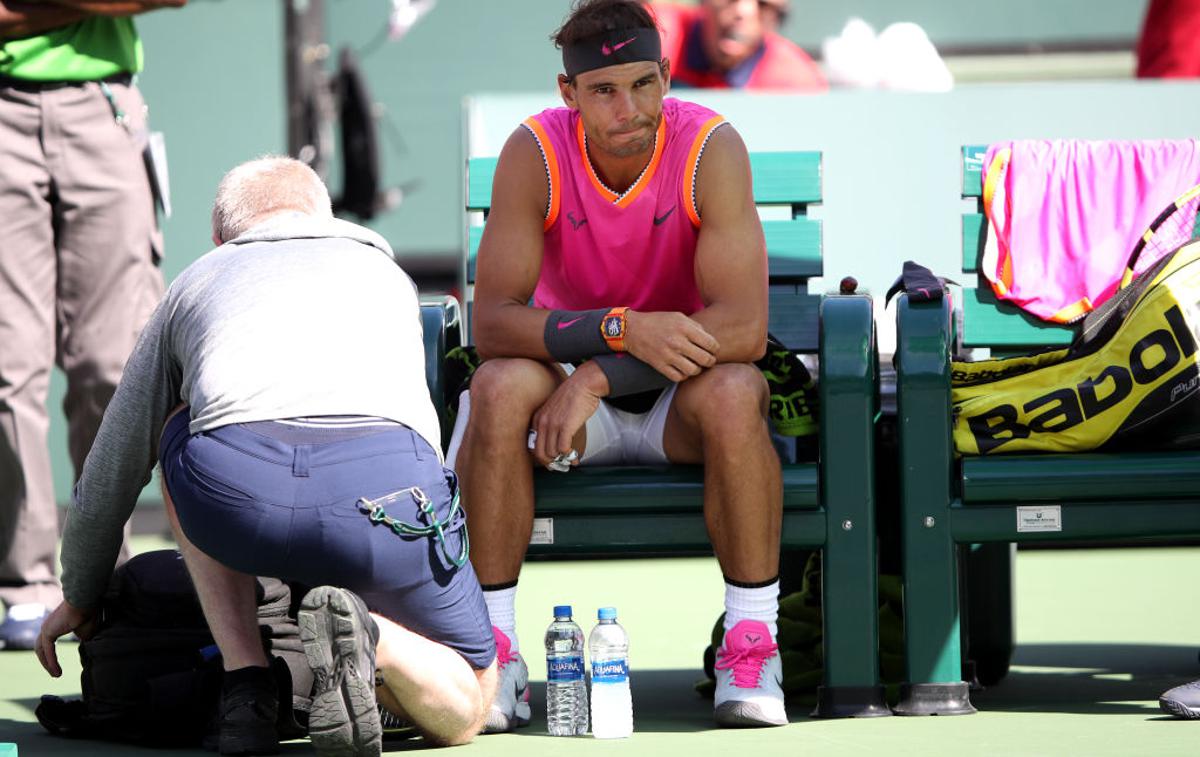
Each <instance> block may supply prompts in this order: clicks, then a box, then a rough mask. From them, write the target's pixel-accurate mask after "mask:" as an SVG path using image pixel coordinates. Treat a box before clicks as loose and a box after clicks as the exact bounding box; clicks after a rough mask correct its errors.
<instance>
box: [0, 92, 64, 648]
mask: <svg viewBox="0 0 1200 757" xmlns="http://www.w3.org/2000/svg"><path fill="white" fill-rule="evenodd" d="M41 97H42V96H41V94H40V93H36V92H23V91H19V90H16V89H14V88H11V87H0V224H2V225H3V229H4V231H3V233H2V234H0V303H3V304H0V601H2V602H3V603H4V604H5V605H6V606H7V607H9V608H12V607H13V606H14V605H28V606H33V605H38V604H40V605H44V606H47V607H54V606H56V605H57V604H58V603H59V602H60V601H62V590H61V588H60V587H59V584H58V579H57V577H56V568H55V547H56V546H57V542H58V512H57V508H56V507H55V498H54V484H53V479H52V477H51V474H50V455H49V450H48V449H47V446H46V434H47V429H48V427H49V418H48V415H47V413H46V395H47V393H48V391H49V386H50V369H51V367H52V366H53V363H54V291H55V285H56V270H55V268H56V266H55V257H54V228H53V223H52V208H51V204H50V198H51V194H52V188H51V184H50V177H49V175H48V172H47V170H46V167H45V164H44V160H43V154H42V147H41V144H40V141H39V140H40V131H41ZM9 620H10V621H15V620H17V618H16V616H15V614H14V616H10V618H9ZM40 622H41V621H40V618H39V619H37V620H36V622H29V623H24V624H23V625H25V626H28V628H25V629H23V630H22V629H16V628H15V626H13V625H10V624H7V623H6V626H7V628H5V631H4V635H5V636H10V635H11V636H12V637H13V638H9V639H8V642H9V646H10V647H11V646H20V644H19V643H17V644H14V643H13V642H14V641H18V642H19V639H16V638H15V637H17V636H20V637H22V638H23V637H24V636H26V635H28V636H30V637H31V639H30V644H29V646H28V647H27V648H32V644H33V638H36V636H37V631H38V628H37V627H36V626H38V625H40ZM18 631H20V632H19V633H18ZM24 631H28V633H27V634H26V633H24Z"/></svg>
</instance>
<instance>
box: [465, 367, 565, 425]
mask: <svg viewBox="0 0 1200 757" xmlns="http://www.w3.org/2000/svg"><path fill="white" fill-rule="evenodd" d="M546 375H547V371H546V368H545V367H544V366H542V365H541V364H540V363H537V362H535V361H533V360H525V359H522V358H507V359H499V360H489V361H487V362H485V363H483V364H482V365H480V366H479V368H477V369H476V370H475V373H474V375H472V376H471V417H472V419H474V418H476V417H479V418H480V419H481V420H482V419H483V418H485V417H486V418H494V417H503V416H509V415H513V414H516V415H522V414H523V415H524V416H525V419H524V420H528V416H529V415H530V414H532V412H533V410H534V409H535V408H536V407H537V406H538V404H540V403H541V402H542V401H544V399H545V395H546V392H545V390H544V389H543V385H544V384H546V382H547V380H546Z"/></svg>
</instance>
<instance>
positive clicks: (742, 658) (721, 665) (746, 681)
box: [715, 641, 779, 689]
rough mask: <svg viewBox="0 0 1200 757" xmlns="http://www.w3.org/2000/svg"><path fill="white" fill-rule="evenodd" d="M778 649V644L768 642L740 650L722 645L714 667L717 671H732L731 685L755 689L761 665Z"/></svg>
mask: <svg viewBox="0 0 1200 757" xmlns="http://www.w3.org/2000/svg"><path fill="white" fill-rule="evenodd" d="M778 649H779V645H778V644H772V643H771V642H769V641H766V642H760V643H758V644H755V645H754V646H747V647H743V648H741V649H730V648H729V647H728V645H724V646H722V647H721V649H719V650H718V651H717V663H716V665H715V667H716V669H717V670H729V669H732V670H733V685H734V686H737V687H738V688H739V689H756V688H758V679H759V677H760V676H761V675H762V669H763V665H765V664H766V662H767V660H768V659H769V658H770V657H771V656H772V655H774V654H775V652H776V650H778Z"/></svg>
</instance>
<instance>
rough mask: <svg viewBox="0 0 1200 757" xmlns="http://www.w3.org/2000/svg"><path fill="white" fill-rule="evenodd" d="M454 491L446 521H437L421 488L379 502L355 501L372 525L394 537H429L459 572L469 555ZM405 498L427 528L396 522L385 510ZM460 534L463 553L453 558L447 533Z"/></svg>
mask: <svg viewBox="0 0 1200 757" xmlns="http://www.w3.org/2000/svg"><path fill="white" fill-rule="evenodd" d="M453 488H454V496H453V497H452V498H451V500H450V512H448V513H446V519H445V520H438V517H437V513H436V512H435V511H434V509H433V500H431V499H430V498H429V497H428V496H427V495H426V494H425V492H423V491H421V489H420V487H417V486H410V487H409V488H407V489H401V490H400V491H396V492H392V493H391V494H385V495H384V496H382V497H380V498H378V499H373V500H372V499H367V498H366V497H359V498H358V508H359V510H361V511H362V512H363V513H365V514H366V516H367V518H368V519H369V520H370V521H371V522H372V523H381V524H383V525H385V526H387V527H388V528H390V529H392V531H394V532H395V533H396V535H397V536H432V537H433V538H434V540H435V541H436V542H437V543H438V547H439V548H440V549H441V550H442V554H443V555H445V557H446V559H447V560H448V561H450V563H451V564H452V565H453V566H454V567H455V568H461V567H462V566H464V565H466V564H467V555H468V554H469V553H470V551H471V544H470V540H469V539H468V538H467V528H466V519H465V515H464V513H463V510H462V506H461V505H460V504H459V496H458V488H457V487H453ZM404 494H409V495H410V496H412V499H413V502H415V503H416V505H417V509H418V510H420V512H421V514H423V515H424V516H425V520H427V521H428V522H429V525H427V526H422V525H418V524H415V523H408V522H406V521H402V520H397V519H395V518H393V517H392V516H390V515H388V514H387V511H386V510H385V509H384V508H385V506H387V505H389V504H391V503H393V502H395V501H397V500H398V499H400V497H401V496H402V495H404ZM447 530H449V531H451V532H453V531H459V530H461V531H462V549H461V550H460V551H459V554H458V556H457V557H455V556H454V555H453V554H452V553H451V552H450V550H449V549H448V548H447V546H446V531H447Z"/></svg>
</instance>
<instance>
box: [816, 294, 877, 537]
mask: <svg viewBox="0 0 1200 757" xmlns="http://www.w3.org/2000/svg"><path fill="white" fill-rule="evenodd" d="M820 313H821V315H820V379H819V381H818V382H817V387H818V392H819V396H820V399H819V402H820V412H819V418H820V435H821V456H820V464H821V481H822V482H823V483H822V489H823V494H822V500H823V502H824V504H825V506H826V507H827V508H828V510H827V511H828V512H829V513H830V517H831V518H835V517H836V518H840V519H841V520H844V519H845V518H846V517H849V518H851V519H854V522H856V523H857V522H858V520H857V519H858V518H861V517H863V514H862V513H861V512H858V511H859V510H860V509H861V508H860V505H864V504H865V502H867V501H869V500H872V499H873V498H874V497H873V494H874V492H873V487H871V486H868V484H870V483H873V482H868V481H865V480H864V479H865V478H869V477H868V476H864V475H863V472H864V471H869V470H871V467H872V461H873V460H874V449H875V419H876V417H877V415H878V412H879V370H878V364H879V358H878V350H877V349H876V345H875V321H874V315H873V314H872V300H871V298H870V297H869V296H865V295H827V296H825V297H824V298H822V300H821V311H820ZM863 525H864V526H867V525H868V523H867V522H864V523H863Z"/></svg>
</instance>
